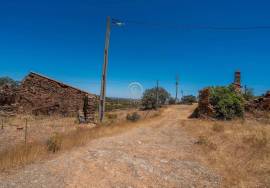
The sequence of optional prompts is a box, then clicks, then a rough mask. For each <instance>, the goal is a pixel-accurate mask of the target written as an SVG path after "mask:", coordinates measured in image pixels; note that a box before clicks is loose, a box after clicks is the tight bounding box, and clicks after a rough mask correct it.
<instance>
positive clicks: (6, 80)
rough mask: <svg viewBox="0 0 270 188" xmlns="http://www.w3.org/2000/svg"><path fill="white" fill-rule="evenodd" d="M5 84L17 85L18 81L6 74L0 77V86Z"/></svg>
mask: <svg viewBox="0 0 270 188" xmlns="http://www.w3.org/2000/svg"><path fill="white" fill-rule="evenodd" d="M6 84H8V85H11V86H12V87H17V86H18V85H19V82H18V81H15V80H13V79H12V78H10V77H7V76H6V77H0V87H1V86H3V85H6Z"/></svg>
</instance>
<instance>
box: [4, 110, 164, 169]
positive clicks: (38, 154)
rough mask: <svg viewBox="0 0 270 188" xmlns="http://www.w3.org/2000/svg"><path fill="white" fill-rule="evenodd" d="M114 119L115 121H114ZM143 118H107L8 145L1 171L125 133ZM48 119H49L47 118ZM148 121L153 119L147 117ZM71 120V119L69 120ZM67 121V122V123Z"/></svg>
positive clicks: (154, 114) (154, 115) (152, 115)
mask: <svg viewBox="0 0 270 188" xmlns="http://www.w3.org/2000/svg"><path fill="white" fill-rule="evenodd" d="M158 114H160V112H158V111H156V112H151V115H150V116H148V118H153V117H157V116H158ZM112 120H113V121H112ZM145 120H146V119H143V120H141V121H139V122H138V123H135V124H134V123H129V122H126V121H122V120H121V121H120V120H119V121H115V118H110V117H109V118H108V119H106V121H105V123H104V124H100V125H98V126H96V127H87V126H84V125H82V126H78V125H77V126H76V127H75V129H72V130H69V131H66V132H53V133H51V134H50V135H47V139H46V140H44V139H37V140H34V141H32V142H30V143H28V144H27V146H25V145H24V144H22V143H20V144H17V145H15V146H12V147H7V148H6V149H5V150H3V151H2V152H0V171H6V170H10V169H13V168H18V167H22V166H24V165H26V164H29V163H32V162H34V161H38V160H42V159H45V158H48V157H49V156H50V155H52V154H53V153H55V152H57V151H59V150H60V151H66V150H70V149H72V148H74V147H78V146H82V145H85V144H86V143H88V142H89V141H91V140H93V139H97V138H101V137H106V136H111V135H115V134H120V133H123V132H125V131H127V130H130V129H131V128H133V127H135V126H140V125H143V123H144V121H145ZM47 121H48V119H47ZM147 121H151V120H149V119H147ZM68 122H70V121H68ZM66 124H67V122H65V125H66Z"/></svg>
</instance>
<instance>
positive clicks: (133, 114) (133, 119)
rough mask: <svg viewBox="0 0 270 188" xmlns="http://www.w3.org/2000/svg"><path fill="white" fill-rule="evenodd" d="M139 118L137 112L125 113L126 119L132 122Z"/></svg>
mask: <svg viewBox="0 0 270 188" xmlns="http://www.w3.org/2000/svg"><path fill="white" fill-rule="evenodd" d="M140 118H141V116H140V114H138V113H137V112H133V113H132V114H127V117H126V119H127V120H128V121H132V122H135V121H138V120H139V119H140Z"/></svg>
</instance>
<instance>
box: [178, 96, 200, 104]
mask: <svg viewBox="0 0 270 188" xmlns="http://www.w3.org/2000/svg"><path fill="white" fill-rule="evenodd" d="M181 102H182V103H183V104H192V103H195V102H197V98H196V97H195V96H193V95H186V96H183V97H182V99H181Z"/></svg>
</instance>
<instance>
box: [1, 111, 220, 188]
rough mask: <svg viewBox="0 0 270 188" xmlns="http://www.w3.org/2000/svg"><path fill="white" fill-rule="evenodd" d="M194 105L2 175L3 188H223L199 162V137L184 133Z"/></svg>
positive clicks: (211, 172) (215, 177) (165, 113)
mask: <svg viewBox="0 0 270 188" xmlns="http://www.w3.org/2000/svg"><path fill="white" fill-rule="evenodd" d="M193 108H194V106H173V107H170V108H167V109H166V110H165V111H164V113H163V114H162V116H161V117H157V118H155V119H152V120H149V121H148V122H145V121H144V122H140V123H136V124H134V126H136V127H135V128H133V129H130V130H128V131H126V132H125V133H123V134H120V135H115V136H112V137H106V138H99V139H96V140H93V141H91V142H90V143H89V144H87V145H86V146H83V147H80V148H76V149H74V150H72V151H69V152H65V153H62V154H60V155H59V156H57V157H55V158H54V159H52V160H49V161H45V162H42V163H35V164H32V165H29V166H27V167H25V168H24V169H21V170H19V171H17V172H16V173H12V174H11V175H5V176H4V175H1V176H0V182H1V183H0V187H1V188H2V187H27V188H31V187H123V188H124V187H219V183H220V177H219V176H218V175H216V174H215V173H214V172H213V171H211V170H210V169H208V168H207V167H205V166H202V165H201V164H200V163H198V162H196V160H194V157H193V156H194V155H196V150H195V149H194V147H193V145H194V142H195V140H194V138H191V137H189V136H188V135H187V134H186V132H184V130H183V129H182V128H181V122H182V121H186V119H187V117H188V115H189V114H190V113H191V112H192V110H193Z"/></svg>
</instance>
